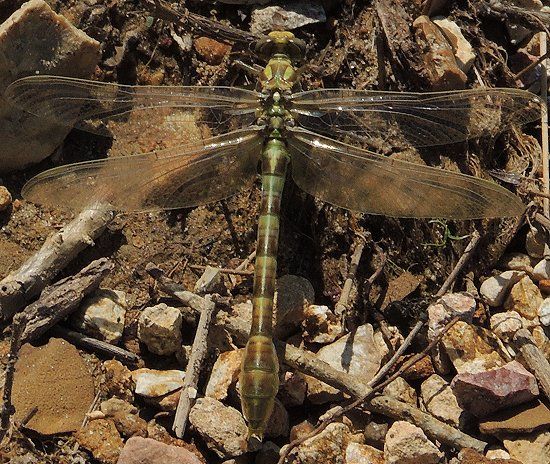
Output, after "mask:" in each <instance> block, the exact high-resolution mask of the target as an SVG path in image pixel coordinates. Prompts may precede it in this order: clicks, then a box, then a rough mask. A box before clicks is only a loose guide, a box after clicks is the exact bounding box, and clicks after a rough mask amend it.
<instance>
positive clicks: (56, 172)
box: [22, 128, 262, 211]
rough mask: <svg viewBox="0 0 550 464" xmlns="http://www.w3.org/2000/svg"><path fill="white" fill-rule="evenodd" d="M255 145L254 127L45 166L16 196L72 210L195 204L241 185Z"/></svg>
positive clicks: (250, 174)
mask: <svg viewBox="0 0 550 464" xmlns="http://www.w3.org/2000/svg"><path fill="white" fill-rule="evenodd" d="M261 146H262V138H261V137H260V136H259V135H258V131H257V130H256V128H251V129H243V130H240V131H235V132H232V133H230V134H226V135H222V136H218V137H215V138H212V139H209V140H205V141H204V142H202V143H195V144H190V145H185V146H181V147H175V148H170V149H165V150H160V151H155V152H151V153H144V154H139V155H133V156H126V157H115V158H106V159H101V160H95V161H87V162H83V163H76V164H69V165H66V166H61V167H57V168H54V169H50V170H49V171H45V172H43V173H41V174H39V175H37V176H36V177H34V178H32V179H31V180H30V181H29V182H28V183H27V184H26V185H25V187H24V188H23V192H22V194H23V197H24V198H26V199H28V200H31V201H33V202H36V203H39V204H46V205H51V206H56V207H61V208H63V207H66V208H69V209H72V210H76V211H78V210H82V209H90V208H93V205H92V204H105V203H107V204H110V205H111V207H112V208H113V209H116V210H123V211H151V210H161V209H174V208H184V207H191V206H197V205H201V204H205V203H209V202H212V201H216V200H221V199H223V198H226V197H228V196H230V195H232V194H234V193H236V192H237V191H238V190H240V189H241V188H243V187H245V186H247V185H248V183H250V181H251V180H252V179H253V178H254V175H255V173H256V171H257V166H258V159H259V156H260V152H261Z"/></svg>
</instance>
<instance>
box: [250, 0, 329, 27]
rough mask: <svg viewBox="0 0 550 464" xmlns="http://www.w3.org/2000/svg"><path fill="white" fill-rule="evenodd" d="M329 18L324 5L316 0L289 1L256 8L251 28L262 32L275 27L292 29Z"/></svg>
mask: <svg viewBox="0 0 550 464" xmlns="http://www.w3.org/2000/svg"><path fill="white" fill-rule="evenodd" d="M326 20H327V17H326V14H325V10H324V8H323V6H322V5H321V4H320V3H318V2H315V1H312V0H309V1H288V2H284V6H283V5H280V6H279V5H273V6H266V7H262V8H254V10H252V15H251V18H250V30H251V31H252V32H254V33H262V32H266V31H272V30H275V29H279V30H280V29H281V28H282V29H284V30H292V29H296V28H298V27H302V26H305V25H307V24H313V23H319V22H325V21H326Z"/></svg>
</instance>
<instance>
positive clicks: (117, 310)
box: [71, 288, 127, 344]
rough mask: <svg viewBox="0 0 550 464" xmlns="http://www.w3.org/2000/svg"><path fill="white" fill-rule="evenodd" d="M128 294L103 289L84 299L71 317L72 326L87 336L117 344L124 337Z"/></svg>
mask: <svg viewBox="0 0 550 464" xmlns="http://www.w3.org/2000/svg"><path fill="white" fill-rule="evenodd" d="M126 308H127V302H126V294H125V293H124V292H121V291H118V290H109V289H106V288H102V289H99V290H97V291H96V292H95V293H93V294H92V295H91V296H89V297H88V298H86V299H84V301H83V302H82V303H81V305H80V308H79V309H78V311H76V312H75V313H74V314H73V315H72V317H71V325H73V327H76V328H77V329H80V330H82V331H84V332H86V333H87V334H89V335H91V336H93V337H96V338H99V339H100V340H105V341H106V342H109V343H113V344H116V343H118V342H119V340H120V338H121V337H122V332H123V330H124V318H125V316H126Z"/></svg>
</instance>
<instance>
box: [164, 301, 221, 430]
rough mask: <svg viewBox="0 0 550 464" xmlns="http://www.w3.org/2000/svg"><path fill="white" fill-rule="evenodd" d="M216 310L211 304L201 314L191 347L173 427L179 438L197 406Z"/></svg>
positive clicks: (213, 304)
mask: <svg viewBox="0 0 550 464" xmlns="http://www.w3.org/2000/svg"><path fill="white" fill-rule="evenodd" d="M215 310H216V305H215V303H213V302H210V304H209V305H207V306H206V308H205V309H204V311H202V312H201V315H200V318H199V324H198V326H197V333H196V334H195V339H194V340H193V346H192V347H191V356H190V357H189V363H188V364H187V367H186V369H185V378H184V379H183V388H182V390H181V394H180V399H179V401H178V407H177V409H176V415H175V417H174V423H173V425H172V430H173V431H174V432H175V433H176V436H177V437H178V438H181V437H183V434H184V433H185V427H186V425H187V419H188V418H189V412H190V411H191V408H192V407H193V405H194V404H195V399H196V397H197V389H198V387H197V385H198V382H199V374H200V371H201V367H202V366H203V363H204V360H205V358H206V355H207V352H208V332H209V330H210V325H211V323H212V318H213V317H214V314H215Z"/></svg>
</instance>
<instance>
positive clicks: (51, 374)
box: [12, 338, 95, 435]
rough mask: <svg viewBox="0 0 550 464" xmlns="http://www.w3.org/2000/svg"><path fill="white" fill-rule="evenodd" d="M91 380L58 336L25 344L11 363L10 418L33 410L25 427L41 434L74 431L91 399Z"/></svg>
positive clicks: (17, 418) (77, 356)
mask: <svg viewBox="0 0 550 464" xmlns="http://www.w3.org/2000/svg"><path fill="white" fill-rule="evenodd" d="M94 396H95V392H94V382H93V378H92V376H91V374H90V372H89V371H88V368H87V367H86V364H85V362H84V360H83V359H82V357H81V356H80V354H79V353H78V351H77V349H76V348H75V347H74V346H73V345H71V344H70V343H68V342H66V341H65V340H60V339H58V338H52V339H50V341H49V342H48V344H47V345H44V346H40V347H34V346H32V345H29V344H25V345H23V346H22V347H21V349H20V350H19V358H18V360H17V363H16V364H15V378H14V383H13V391H12V401H13V405H14V406H15V415H14V419H15V421H17V422H20V421H22V420H23V419H24V418H25V417H27V416H28V415H29V414H30V413H31V412H32V411H33V410H34V409H36V412H35V413H34V415H32V416H31V419H30V420H28V422H27V423H26V425H25V427H27V428H29V429H31V430H34V431H36V432H38V433H41V434H44V435H54V434H59V433H67V432H73V431H75V430H78V428H79V427H80V425H81V424H82V421H83V420H84V417H85V416H86V413H87V412H88V410H89V408H90V405H91V404H92V401H93V400H94Z"/></svg>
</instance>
